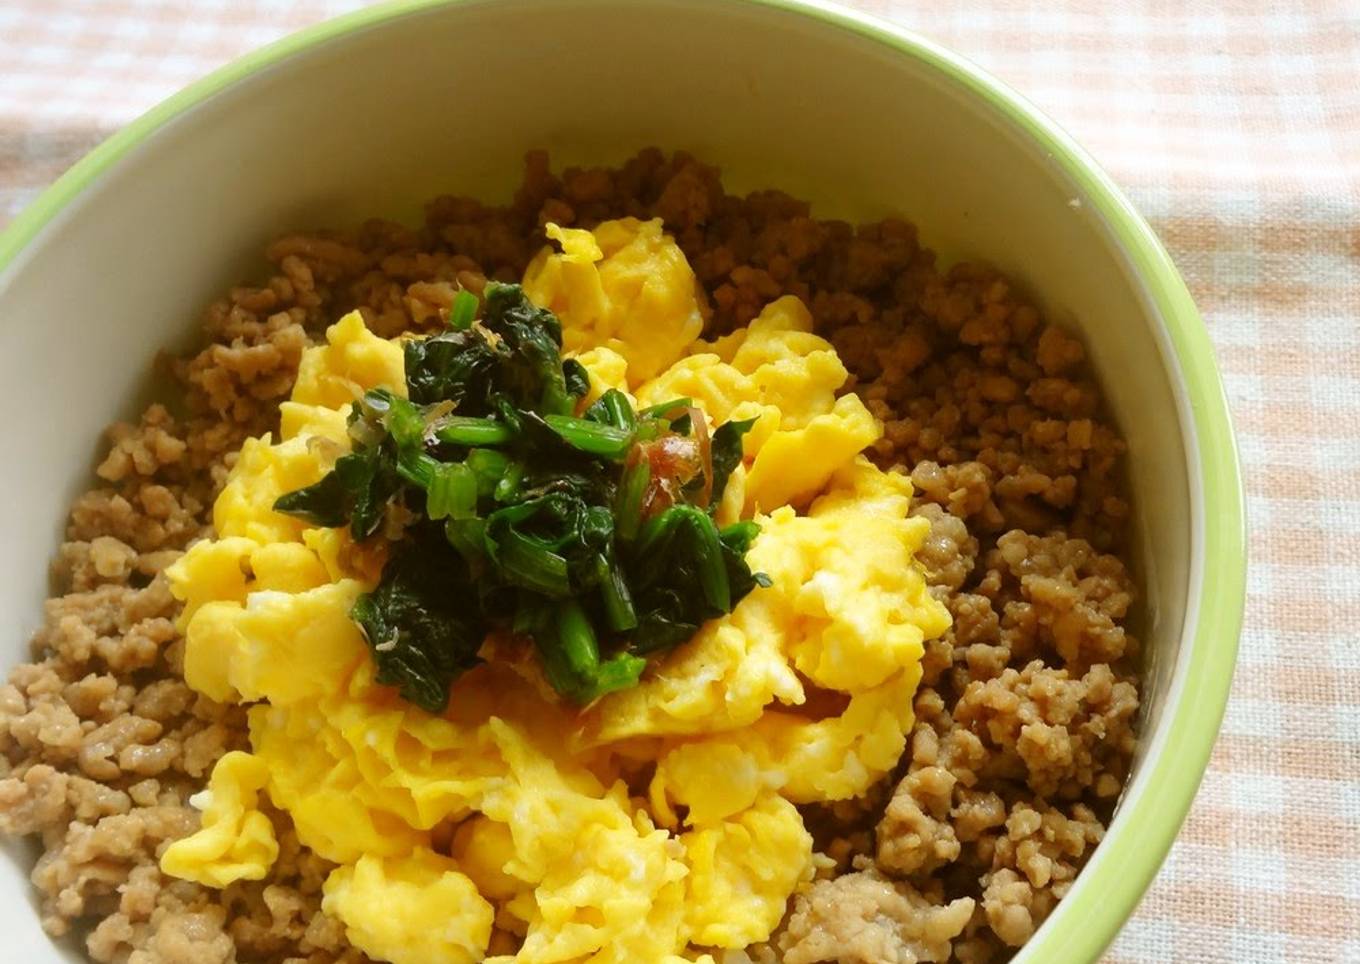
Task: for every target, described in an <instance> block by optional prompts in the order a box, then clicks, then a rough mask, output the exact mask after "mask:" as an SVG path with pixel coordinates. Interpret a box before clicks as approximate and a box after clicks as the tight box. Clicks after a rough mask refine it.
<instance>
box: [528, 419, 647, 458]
mask: <svg viewBox="0 0 1360 964" xmlns="http://www.w3.org/2000/svg"><path fill="white" fill-rule="evenodd" d="M543 421H545V422H546V423H547V424H548V427H549V428H551V429H552V430H553V431H554V432H556V433H557V434H558V435H560V436H561V437H562V439H563V441H565V442H566V443H567V444H568V445H571V446H572V447H573V448H578V449H580V450H581V451H582V452H588V453H589V454H591V455H598V456H601V457H602V458H606V459H621V458H623V457H624V456H625V455H627V454H628V449H629V448H631V447H632V445H633V433H632V432H631V431H629V430H628V429H622V428H615V427H614V426H612V425H602V424H600V423H599V422H592V421H590V420H589V419H584V418H576V417H575V416H572V415H545V416H544V417H543Z"/></svg>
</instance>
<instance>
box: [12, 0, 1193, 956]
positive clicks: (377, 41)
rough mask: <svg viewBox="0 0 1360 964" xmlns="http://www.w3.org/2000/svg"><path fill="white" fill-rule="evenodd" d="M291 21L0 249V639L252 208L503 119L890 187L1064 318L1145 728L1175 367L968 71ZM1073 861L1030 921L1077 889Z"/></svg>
mask: <svg viewBox="0 0 1360 964" xmlns="http://www.w3.org/2000/svg"><path fill="white" fill-rule="evenodd" d="M319 36H320V39H318V38H317V37H314V38H313V39H312V41H310V42H306V41H304V42H292V43H291V46H290V48H289V50H290V51H291V52H290V53H289V55H288V56H287V57H284V58H281V59H280V58H279V57H278V56H276V55H266V56H264V57H257V58H255V59H254V69H253V70H251V71H249V72H247V73H246V75H245V76H244V77H242V78H240V79H236V80H235V81H234V82H232V83H229V84H225V85H224V83H223V80H224V79H225V78H223V79H219V80H218V81H214V82H210V83H209V86H208V88H201V89H200V91H199V92H198V93H197V94H193V95H190V97H189V98H186V101H193V103H192V105H191V106H190V108H189V109H187V110H183V111H181V112H180V113H178V114H177V115H176V116H174V117H173V118H172V119H170V120H168V122H166V123H164V124H162V125H161V126H159V127H158V128H156V129H154V130H152V131H150V132H149V133H145V136H142V137H140V139H135V143H133V142H132V141H133V140H134V139H129V141H128V142H127V143H128V144H130V146H129V147H128V149H127V150H126V151H125V152H124V153H123V154H122V155H121V157H119V158H118V159H117V160H115V161H113V162H112V163H111V164H108V165H106V166H105V167H104V169H103V170H102V172H101V173H100V174H99V175H98V177H97V178H95V179H93V180H92V181H91V182H90V183H89V185H88V187H87V188H86V189H85V190H83V191H82V192H80V193H79V194H78V195H77V196H76V197H75V198H74V200H72V201H71V202H70V203H69V204H67V205H66V206H65V207H64V208H63V209H62V210H61V211H60V213H58V214H57V216H56V217H55V218H53V219H52V220H51V221H50V222H49V223H47V224H46V226H45V227H43V228H42V230H41V231H40V232H39V234H38V235H37V237H36V238H35V239H34V240H33V242H32V243H30V244H28V245H27V246H26V247H25V248H24V249H23V250H22V251H21V252H20V253H19V255H18V256H17V257H16V258H15V259H14V260H13V261H12V262H11V263H10V264H9V265H8V266H7V267H3V266H0V319H3V324H0V371H2V372H3V378H4V380H5V382H6V384H8V385H9V386H10V389H11V391H12V392H14V393H15V397H20V398H26V399H32V400H35V401H36V400H40V399H47V400H49V401H48V403H39V405H35V406H32V407H29V409H28V411H29V413H30V415H29V416H27V417H21V418H17V419H11V421H10V427H9V429H8V433H9V437H10V439H11V450H12V451H14V452H16V453H23V454H22V456H21V457H19V458H11V459H7V460H5V461H4V463H3V464H2V465H0V486H3V491H5V492H7V493H8V494H9V497H10V504H11V506H20V505H22V506H23V507H24V510H23V511H22V512H16V511H13V510H11V511H9V512H6V513H4V515H3V518H0V526H2V527H3V528H0V545H3V546H4V547H5V551H4V552H3V553H2V554H0V573H3V576H4V578H3V579H2V580H0V605H3V607H4V609H5V611H7V612H10V613H12V614H15V618H12V619H11V620H10V621H9V622H8V623H7V624H6V626H5V627H4V630H3V634H0V662H3V663H4V664H5V665H6V666H8V665H12V664H13V663H15V662H17V661H19V660H20V659H21V658H23V657H24V656H25V655H26V653H27V649H26V640H27V638H28V636H29V634H30V633H31V631H32V630H33V629H34V628H35V626H36V625H37V623H38V621H39V618H40V616H41V611H42V610H41V604H42V600H43V598H44V597H45V595H46V592H47V589H48V583H47V576H46V560H47V559H49V558H50V557H51V555H52V553H53V551H54V549H55V546H56V544H57V542H58V540H59V538H60V532H61V527H62V524H63V518H64V513H65V511H66V508H67V505H68V503H69V501H70V499H71V498H72V497H73V496H74V495H75V494H76V493H78V492H79V491H80V490H81V489H82V488H84V487H85V486H86V485H87V484H88V473H89V469H90V467H91V465H92V458H93V457H94V454H95V452H96V451H97V448H98V438H99V435H100V432H101V431H102V429H103V428H104V426H105V425H106V424H107V423H108V422H109V421H110V420H112V419H113V418H116V417H118V416H122V415H128V414H130V413H132V412H133V411H134V410H135V409H134V407H135V404H136V403H137V402H138V401H139V400H140V399H141V397H142V396H143V395H144V393H145V392H146V391H147V385H148V378H149V372H150V370H151V365H152V361H153V359H154V357H155V355H156V353H157V352H158V351H159V350H161V349H163V348H167V347H168V348H174V347H177V346H185V345H187V344H190V343H191V342H192V340H193V338H194V337H195V335H196V318H197V316H198V313H199V312H200V311H201V309H202V307H203V306H204V305H205V303H206V302H207V301H208V300H209V299H210V298H211V297H212V296H213V295H214V293H216V292H218V291H220V290H222V289H223V288H224V287H225V286H226V285H229V284H231V283H233V282H236V281H240V280H243V279H245V278H248V277H249V276H251V275H252V274H256V273H258V272H259V271H261V270H262V269H263V265H262V264H261V263H260V262H259V261H258V260H257V258H258V254H257V253H258V252H259V251H260V250H261V249H262V247H263V245H264V244H265V243H266V242H267V241H268V240H269V239H270V238H271V236H273V235H274V234H275V233H277V232H279V231H281V230H283V229H288V228H307V227H317V226H337V225H343V224H347V223H352V222H355V221H357V220H359V219H361V218H363V217H366V216H369V215H372V214H384V215H389V216H397V217H402V218H406V219H412V218H415V217H417V216H418V213H419V204H420V202H421V201H422V200H424V199H426V198H428V197H429V196H432V195H434V194H437V193H442V192H456V193H463V194H475V195H480V196H485V197H492V198H502V197H505V196H506V195H507V194H508V192H509V190H510V189H511V187H512V186H513V185H514V184H515V183H516V181H517V180H518V177H519V173H520V169H521V158H522V155H523V153H524V151H525V150H526V149H527V148H529V147H535V146H542V147H547V148H548V149H549V150H550V151H551V152H552V155H553V160H554V163H555V164H558V165H560V164H563V163H575V162H589V161H596V162H618V161H620V160H622V159H623V158H624V157H626V156H627V155H628V154H629V153H631V152H632V151H633V150H635V149H637V148H639V147H642V146H646V145H652V144H655V145H658V146H662V147H664V148H667V149H673V148H683V149H687V150H690V151H692V152H694V153H696V154H698V155H699V156H701V157H703V158H704V159H706V160H710V161H712V162H715V163H718V164H720V165H721V166H722V167H723V168H724V171H725V178H726V182H727V184H728V187H729V189H731V188H738V189H747V188H753V187H778V188H782V189H784V190H786V191H789V192H790V193H793V194H795V195H798V196H802V197H807V198H809V199H811V200H812V201H813V202H814V212H815V213H816V214H818V215H820V216H838V217H845V218H849V219H866V218H875V217H881V216H883V215H885V214H890V213H892V214H901V215H904V216H906V217H907V218H908V219H909V220H912V221H914V222H915V223H916V224H917V225H918V226H919V228H920V231H921V236H922V239H923V240H924V241H925V243H927V244H929V245H931V246H932V247H935V248H936V249H937V250H939V251H940V252H941V254H942V255H943V256H944V257H945V258H946V259H954V258H957V257H965V256H966V257H972V258H982V259H986V260H990V261H992V262H994V263H995V264H997V265H998V266H1000V267H1001V268H1002V269H1004V270H1005V271H1007V272H1009V273H1011V274H1012V275H1013V276H1014V277H1016V278H1017V279H1019V280H1020V282H1021V283H1022V284H1024V285H1025V286H1026V288H1027V289H1028V292H1029V293H1030V294H1031V295H1032V296H1034V297H1035V298H1036V299H1037V300H1038V302H1039V303H1040V305H1041V306H1042V307H1043V308H1044V309H1045V310H1046V312H1047V314H1048V317H1049V318H1050V319H1052V320H1056V321H1059V322H1061V323H1063V324H1064V325H1067V326H1069V327H1070V328H1072V329H1075V330H1078V331H1080V332H1081V333H1082V335H1083V337H1084V338H1085V340H1086V343H1087V345H1088V347H1089V349H1090V352H1091V355H1092V357H1093V359H1094V362H1095V365H1096V367H1097V369H1098V370H1099V372H1100V373H1101V375H1102V378H1103V382H1104V385H1105V389H1106V391H1107V395H1108V400H1109V404H1110V406H1111V407H1112V409H1113V411H1114V413H1115V415H1116V418H1117V419H1118V421H1119V423H1120V425H1121V427H1122V429H1123V430H1124V432H1125V433H1126V436H1127V438H1128V441H1129V446H1130V458H1129V465H1130V471H1131V481H1132V487H1133V492H1134V499H1135V503H1136V505H1137V506H1138V507H1139V509H1140V510H1141V511H1139V513H1138V518H1137V541H1138V551H1139V554H1140V558H1141V559H1142V560H1144V569H1145V580H1146V587H1147V600H1146V621H1145V624H1144V626H1143V627H1142V636H1143V637H1144V639H1145V641H1146V642H1145V646H1146V649H1147V652H1148V654H1149V660H1150V663H1149V677H1148V682H1147V688H1146V691H1145V702H1146V709H1145V713H1146V717H1145V720H1146V722H1145V724H1144V726H1145V730H1144V732H1145V738H1144V743H1145V746H1155V745H1157V743H1158V742H1159V736H1158V734H1159V732H1160V731H1161V729H1162V728H1163V723H1164V719H1163V717H1164V715H1165V710H1166V708H1167V707H1168V706H1169V705H1170V701H1169V699H1168V695H1169V694H1170V693H1172V691H1173V686H1172V681H1173V676H1174V675H1175V674H1174V673H1173V670H1175V669H1176V667H1177V666H1178V665H1179V664H1180V663H1181V662H1182V657H1183V643H1182V638H1183V629H1184V627H1185V625H1186V616H1187V606H1188V602H1189V599H1190V585H1191V576H1192V568H1193V567H1192V556H1193V552H1192V537H1191V532H1192V504H1193V501H1192V485H1194V484H1197V483H1195V482H1194V481H1193V479H1194V476H1193V473H1192V471H1191V470H1190V469H1189V468H1188V465H1189V464H1191V463H1190V459H1189V457H1188V454H1187V453H1188V452H1189V451H1192V450H1193V441H1192V439H1190V438H1189V435H1190V432H1189V430H1188V429H1187V427H1186V426H1187V424H1188V422H1187V419H1186V417H1185V414H1184V402H1183V397H1184V396H1183V389H1182V387H1181V386H1180V384H1179V376H1178V375H1175V374H1174V372H1175V371H1176V369H1175V368H1174V367H1173V365H1172V362H1171V361H1170V358H1171V352H1170V348H1169V346H1168V344H1167V342H1166V336H1165V334H1164V332H1163V331H1162V330H1161V327H1160V325H1159V324H1158V323H1157V322H1156V321H1155V309H1154V307H1153V305H1152V303H1151V301H1150V299H1149V297H1148V295H1147V292H1146V290H1145V285H1144V284H1143V282H1141V281H1140V280H1139V278H1138V276H1137V274H1136V272H1135V271H1134V269H1133V267H1132V266H1131V263H1130V260H1129V259H1128V257H1127V255H1126V252H1125V251H1123V250H1121V248H1120V246H1119V244H1118V243H1117V242H1116V241H1115V240H1114V235H1113V234H1112V232H1111V231H1110V229H1109V224H1108V222H1107V214H1108V212H1102V210H1101V209H1100V206H1099V205H1098V204H1094V203H1092V199H1091V197H1090V196H1089V195H1088V193H1087V192H1086V190H1085V189H1084V188H1082V187H1081V186H1080V185H1079V184H1078V183H1076V181H1075V180H1074V179H1073V178H1072V177H1070V176H1069V174H1068V173H1066V172H1065V169H1064V168H1063V166H1062V165H1060V164H1058V163H1056V162H1055V160H1054V158H1053V156H1052V155H1051V154H1050V153H1049V152H1048V151H1047V150H1046V149H1044V148H1043V147H1042V146H1041V145H1040V144H1039V143H1038V142H1036V141H1035V140H1034V139H1033V138H1031V137H1029V136H1028V135H1026V134H1025V133H1024V131H1023V129H1022V127H1021V125H1018V124H1017V123H1015V121H1014V119H1013V118H1012V117H1009V116H1008V115H1007V112H1006V111H1005V110H1003V109H1001V108H999V107H998V106H997V102H996V101H995V100H991V99H988V97H986V96H982V95H980V94H979V93H978V92H977V90H975V89H972V88H970V87H969V86H968V85H966V84H964V83H961V82H960V81H959V80H958V79H957V78H956V77H953V76H950V75H949V74H948V73H946V72H944V71H941V70H940V69H939V68H938V66H936V65H935V64H934V63H932V62H931V61H930V60H929V59H928V58H926V57H922V56H911V55H904V53H903V51H902V50H901V49H894V48H892V47H890V46H888V45H886V44H884V43H883V42H881V41H880V40H876V39H874V38H873V37H872V36H869V35H866V34H864V33H861V32H856V31H853V30H849V29H842V28H840V27H836V26H835V25H833V24H829V23H828V22H826V21H824V20H822V19H820V18H819V17H818V16H815V15H814V16H809V15H808V14H807V13H806V12H805V11H804V12H799V11H797V10H794V9H788V8H785V7H783V6H779V5H762V4H747V3H730V2H713V0H702V2H690V0H685V2H680V0H649V2H645V3H639V2H634V0H576V2H574V3H572V4H561V3H556V2H552V0H501V2H497V3H484V2H464V3H458V4H453V5H449V6H432V7H426V6H424V5H417V6H416V7H413V8H410V9H407V10H406V11H405V12H402V13H399V14H393V13H391V12H388V13H385V14H381V15H375V14H372V13H370V14H366V15H363V16H362V17H361V19H360V20H357V21H353V29H349V30H346V31H343V32H342V31H338V30H334V29H331V30H327V31H323V33H322V34H321V35H319ZM236 73H238V74H239V73H242V71H240V70H238V71H236ZM210 88H216V89H215V90H210ZM125 146H127V145H125ZM56 391H60V392H61V403H60V404H50V400H51V399H52V398H53V396H54V394H55V392H56ZM39 411H40V412H41V415H40V416H36V413H37V412H39ZM35 416H36V417H35ZM1152 560H1155V564H1152V563H1151V561H1152ZM1142 762H1143V761H1142V760H1141V759H1140V764H1139V765H1140V767H1141V766H1142ZM1137 779H1138V777H1137V776H1135V784H1136V782H1137ZM1117 832H1119V825H1118V823H1116V826H1115V828H1114V829H1112V831H1111V833H1112V834H1114V833H1117ZM21 863H22V860H19V861H3V862H0V896H3V898H5V899H4V900H3V901H2V902H0V906H2V907H3V908H4V909H3V910H0V920H3V921H4V922H5V923H6V924H7V925H8V927H7V935H8V939H9V941H10V942H11V945H12V946H14V947H15V949H16V953H18V954H19V955H20V959H23V960H32V961H39V960H46V959H55V957H54V952H53V951H52V950H51V949H50V945H49V944H48V942H47V939H46V938H45V937H44V936H43V934H42V933H41V931H40V930H39V928H38V926H37V921H36V917H35V915H33V914H32V913H31V912H30V911H29V910H28V908H29V906H30V905H31V902H32V897H31V895H30V890H29V884H28V882H27V880H26V878H25V873H24V870H23V869H22V867H21V866H20V864H21ZM1085 879H1086V878H1085V876H1083V878H1082V880H1083V881H1084V880H1085ZM1081 889H1082V885H1081V883H1079V884H1078V885H1077V888H1075V889H1074V891H1073V893H1072V896H1070V897H1069V898H1068V900H1067V901H1066V902H1064V904H1063V905H1062V908H1061V909H1060V910H1059V911H1058V913H1057V914H1055V916H1054V920H1056V919H1058V918H1059V917H1061V916H1062V915H1064V914H1068V913H1076V912H1077V909H1076V906H1075V905H1076V903H1077V895H1078V893H1079V892H1080V891H1081ZM1115 923H1116V924H1117V921H1116V922H1115ZM1047 930H1049V927H1046V928H1045V931H1047ZM1111 933H1112V928H1111ZM1109 936H1110V935H1109V934H1106V935H1105V939H1108V937H1109ZM1042 938H1043V934H1042V933H1041V935H1040V938H1038V939H1036V941H1035V942H1033V943H1032V945H1031V947H1030V948H1029V949H1027V954H1026V956H1028V955H1030V954H1038V953H1039V946H1040V944H1042V943H1043V941H1042Z"/></svg>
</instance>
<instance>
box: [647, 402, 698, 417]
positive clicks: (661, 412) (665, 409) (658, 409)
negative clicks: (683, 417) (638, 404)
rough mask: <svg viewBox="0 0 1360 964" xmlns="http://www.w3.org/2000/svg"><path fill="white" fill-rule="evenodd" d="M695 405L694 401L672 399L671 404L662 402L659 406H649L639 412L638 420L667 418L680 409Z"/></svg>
mask: <svg viewBox="0 0 1360 964" xmlns="http://www.w3.org/2000/svg"><path fill="white" fill-rule="evenodd" d="M693 404H694V399H692V398H689V397H685V398H672V399H671V400H670V401H669V402H662V403H661V404H659V405H648V406H647V407H646V408H644V409H642V410H641V411H639V412H638V418H666V417H667V416H669V415H671V414H672V413H674V412H675V411H676V410H678V409H686V408H689V407H690V406H691V405H693Z"/></svg>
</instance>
